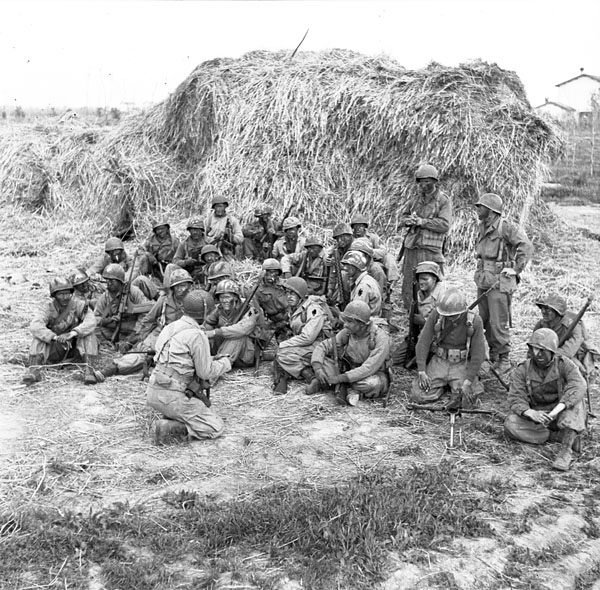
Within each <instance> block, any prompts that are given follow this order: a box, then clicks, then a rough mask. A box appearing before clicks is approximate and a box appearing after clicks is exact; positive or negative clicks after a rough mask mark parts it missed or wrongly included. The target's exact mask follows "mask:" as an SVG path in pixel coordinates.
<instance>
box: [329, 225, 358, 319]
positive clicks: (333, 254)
mask: <svg viewBox="0 0 600 590" xmlns="http://www.w3.org/2000/svg"><path fill="white" fill-rule="evenodd" d="M332 236H333V239H334V240H335V244H334V245H333V246H332V247H330V248H329V249H328V250H327V252H326V254H325V257H324V260H325V266H326V267H327V268H328V269H329V270H328V272H327V276H328V280H327V281H326V290H327V302H328V303H329V305H330V306H331V307H332V308H338V309H343V308H344V307H345V305H346V304H347V303H348V301H349V300H350V299H349V298H350V287H349V285H348V278H347V277H346V276H345V275H344V274H343V273H342V268H341V264H340V261H341V260H342V258H343V257H344V255H345V254H346V252H348V251H349V250H350V246H351V244H352V240H353V237H352V228H351V227H350V226H349V225H348V224H347V223H338V224H337V225H336V226H335V227H334V228H333V234H332ZM336 261H337V263H336ZM338 270H339V275H338ZM338 276H339V279H338ZM340 285H341V291H340Z"/></svg>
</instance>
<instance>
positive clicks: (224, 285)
mask: <svg viewBox="0 0 600 590" xmlns="http://www.w3.org/2000/svg"><path fill="white" fill-rule="evenodd" d="M223 293H233V295H237V296H238V297H239V296H240V286H239V285H238V284H237V283H236V282H235V281H234V280H233V279H223V280H222V281H219V283H218V284H217V288H216V289H215V295H216V296H217V297H218V296H219V295H222V294H223Z"/></svg>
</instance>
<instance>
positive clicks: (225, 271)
mask: <svg viewBox="0 0 600 590" xmlns="http://www.w3.org/2000/svg"><path fill="white" fill-rule="evenodd" d="M206 279H207V280H206V291H207V292H208V293H210V294H211V295H212V297H213V300H214V295H215V289H216V288H217V285H218V284H219V283H220V282H221V281H222V280H224V279H231V280H232V281H235V273H234V272H233V269H232V268H231V264H229V262H226V261H225V260H217V261H216V262H213V263H212V264H211V265H210V266H209V267H208V270H207V271H206Z"/></svg>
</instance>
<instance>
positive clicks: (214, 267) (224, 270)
mask: <svg viewBox="0 0 600 590" xmlns="http://www.w3.org/2000/svg"><path fill="white" fill-rule="evenodd" d="M207 278H208V280H209V281H213V280H214V279H220V278H223V279H225V278H227V279H232V278H233V270H232V269H231V266H230V265H229V263H227V262H225V261H224V260H217V262H213V263H212V264H211V265H210V266H209V267H208V274H207Z"/></svg>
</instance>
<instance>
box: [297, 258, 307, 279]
mask: <svg viewBox="0 0 600 590" xmlns="http://www.w3.org/2000/svg"><path fill="white" fill-rule="evenodd" d="M307 258H308V252H304V254H303V255H302V262H301V264H300V268H298V270H297V271H296V274H295V275H294V276H295V277H301V276H302V273H303V272H304V269H305V267H306V259H307Z"/></svg>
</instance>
